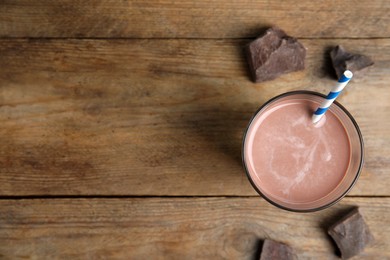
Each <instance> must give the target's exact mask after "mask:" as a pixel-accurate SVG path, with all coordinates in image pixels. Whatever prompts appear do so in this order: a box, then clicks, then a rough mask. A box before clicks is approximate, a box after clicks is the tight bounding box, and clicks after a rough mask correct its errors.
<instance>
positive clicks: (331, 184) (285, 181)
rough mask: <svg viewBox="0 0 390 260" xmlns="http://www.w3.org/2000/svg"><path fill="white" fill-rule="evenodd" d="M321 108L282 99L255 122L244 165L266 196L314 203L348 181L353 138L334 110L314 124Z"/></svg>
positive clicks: (250, 134)
mask: <svg viewBox="0 0 390 260" xmlns="http://www.w3.org/2000/svg"><path fill="white" fill-rule="evenodd" d="M317 107H318V104H316V103H314V102H313V101H310V100H306V99H301V100H297V99H291V100H289V99H283V100H279V101H277V102H276V103H275V104H273V105H272V108H270V109H268V110H267V111H265V112H264V113H259V114H257V116H256V117H255V118H254V119H253V121H252V122H251V125H250V127H249V129H248V132H247V134H246V144H245V146H244V153H245V160H246V165H247V170H248V174H249V175H250V177H251V179H252V181H253V183H254V185H256V186H257V187H258V188H259V190H260V191H261V192H262V193H263V194H265V195H267V194H268V195H271V196H272V197H275V198H277V199H279V200H281V201H285V202H291V203H302V202H303V203H305V202H311V201H315V200H318V199H321V198H323V197H325V196H326V195H328V194H329V193H330V192H331V191H332V190H334V189H335V188H336V187H337V186H338V185H339V183H340V182H341V181H342V179H343V178H344V176H345V174H346V172H347V169H348V167H349V164H350V158H351V145H350V140H349V137H348V135H347V132H346V130H345V128H344V126H343V124H342V123H341V122H340V120H339V119H338V117H337V116H336V115H334V114H333V113H332V111H330V110H329V111H328V112H327V113H326V115H325V116H324V117H323V118H322V119H321V121H320V122H319V123H317V124H313V123H312V119H311V117H312V113H313V111H315V109H316V108H317Z"/></svg>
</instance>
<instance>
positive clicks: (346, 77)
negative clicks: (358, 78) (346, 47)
mask: <svg viewBox="0 0 390 260" xmlns="http://www.w3.org/2000/svg"><path fill="white" fill-rule="evenodd" d="M352 76H353V73H352V72H351V71H350V70H346V71H344V73H343V75H342V76H341V77H340V79H339V80H338V82H337V85H336V86H335V87H334V88H333V89H332V90H331V91H330V92H329V94H328V96H327V97H326V99H325V100H324V101H323V102H322V103H321V105H320V106H319V108H317V110H316V112H314V114H313V117H312V120H313V123H314V124H315V123H317V122H319V121H320V120H321V118H322V117H323V116H324V114H325V112H326V111H327V110H328V108H329V107H330V105H332V103H333V101H334V100H335V99H336V98H337V96H338V95H339V94H340V92H341V91H342V90H343V89H344V87H345V86H346V85H347V84H348V82H349V81H350V80H351V78H352Z"/></svg>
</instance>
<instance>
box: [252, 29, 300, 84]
mask: <svg viewBox="0 0 390 260" xmlns="http://www.w3.org/2000/svg"><path fill="white" fill-rule="evenodd" d="M245 52H246V56H247V59H248V63H249V68H250V71H251V74H252V77H253V80H254V81H255V82H262V81H266V80H271V79H275V78H277V77H278V76H280V75H281V74H284V73H289V72H293V71H298V70H303V69H304V68H305V57H306V49H305V47H304V46H303V45H302V44H301V43H299V42H298V41H297V39H295V38H293V37H291V36H288V35H287V34H286V33H285V32H284V31H282V30H281V29H279V28H277V27H272V28H270V29H268V30H267V31H266V32H265V33H264V34H263V35H262V36H260V37H259V38H257V39H256V40H254V41H253V42H251V43H250V44H249V45H248V46H247V47H246V49H245Z"/></svg>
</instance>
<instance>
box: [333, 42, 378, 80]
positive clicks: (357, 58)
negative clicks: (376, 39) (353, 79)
mask: <svg viewBox="0 0 390 260" xmlns="http://www.w3.org/2000/svg"><path fill="white" fill-rule="evenodd" d="M330 58H331V59H332V63H333V68H334V70H335V71H336V74H337V77H338V78H340V77H341V75H343V73H344V71H346V70H350V71H352V72H353V73H354V75H355V76H359V74H360V75H362V74H363V73H362V72H364V71H365V68H367V67H369V66H372V65H373V64H374V62H373V61H372V60H371V59H370V58H369V57H367V56H365V55H360V54H352V53H349V52H346V51H345V49H344V48H343V46H341V45H337V46H336V47H334V48H333V49H332V50H331V51H330Z"/></svg>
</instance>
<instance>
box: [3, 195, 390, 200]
mask: <svg viewBox="0 0 390 260" xmlns="http://www.w3.org/2000/svg"><path fill="white" fill-rule="evenodd" d="M143 198H144V199H150V198H169V199H180V198H194V199H197V198H226V199H230V198H260V199H261V198H262V197H260V196H256V195H253V196H252V195H248V196H241V195H199V196H191V195H188V196H187V195H180V196H175V195H134V196H132V195H112V196H111V195H81V196H79V195H53V196H41V195H31V196H0V200H25V199H32V200H34V199H39V200H42V199H143ZM344 198H390V196H386V195H348V196H345V197H344Z"/></svg>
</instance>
